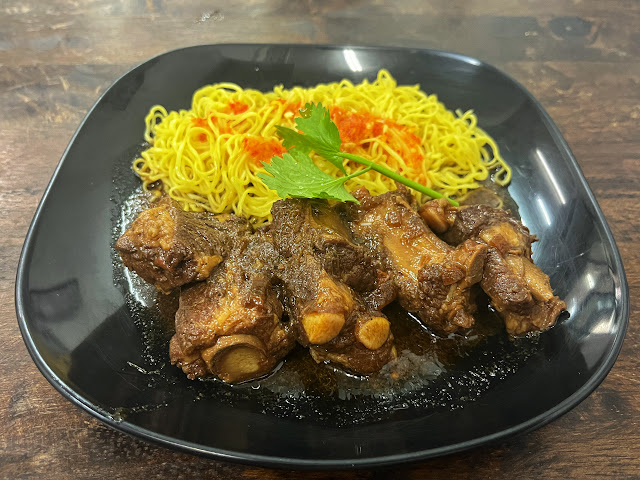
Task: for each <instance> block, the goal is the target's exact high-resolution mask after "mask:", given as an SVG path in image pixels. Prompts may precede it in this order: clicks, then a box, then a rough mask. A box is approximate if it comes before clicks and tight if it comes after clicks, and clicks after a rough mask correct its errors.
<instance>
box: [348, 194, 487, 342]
mask: <svg viewBox="0 0 640 480" xmlns="http://www.w3.org/2000/svg"><path fill="white" fill-rule="evenodd" d="M354 196H355V197H356V198H357V199H358V200H359V202H360V204H359V205H349V207H348V214H349V217H350V220H351V222H350V226H351V229H352V231H353V234H354V236H355V237H356V238H357V239H358V241H359V242H360V243H361V244H363V245H365V246H366V247H367V248H368V249H369V252H370V255H371V256H373V257H375V258H378V259H379V260H380V262H381V264H382V265H383V268H384V269H385V271H386V272H387V273H388V274H389V275H390V276H391V278H392V279H393V283H394V285H395V287H396V291H397V294H398V300H399V301H400V304H401V305H402V306H403V307H404V308H406V309H407V310H409V311H411V312H415V313H417V314H418V315H419V317H420V318H421V320H422V321H423V322H424V323H425V324H426V325H428V326H430V327H432V328H434V329H436V330H438V331H440V332H455V331H461V330H462V329H466V328H469V327H470V326H471V325H473V323H474V318H473V315H472V314H473V311H474V308H475V304H474V303H473V302H471V301H470V287H471V286H472V285H473V284H475V283H477V282H478V281H480V278H481V274H482V265H483V263H484V258H485V254H486V250H487V246H486V245H484V244H481V243H479V242H475V241H469V242H465V243H464V244H463V245H461V246H460V247H458V248H455V249H454V248H452V247H450V246H449V245H448V244H447V243H445V242H443V241H442V240H440V239H439V238H438V237H437V236H436V235H435V234H434V233H433V232H432V231H431V230H429V228H428V227H427V226H426V224H425V222H424V221H423V220H422V219H421V218H420V216H418V214H417V212H416V209H415V207H414V206H412V205H411V202H412V197H411V195H410V194H409V193H408V192H407V191H406V190H396V191H394V192H388V193H385V194H383V195H379V196H377V197H372V196H371V195H370V194H369V192H368V191H367V190H366V189H360V190H358V191H356V192H354Z"/></svg>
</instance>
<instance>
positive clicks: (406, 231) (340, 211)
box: [116, 188, 565, 383]
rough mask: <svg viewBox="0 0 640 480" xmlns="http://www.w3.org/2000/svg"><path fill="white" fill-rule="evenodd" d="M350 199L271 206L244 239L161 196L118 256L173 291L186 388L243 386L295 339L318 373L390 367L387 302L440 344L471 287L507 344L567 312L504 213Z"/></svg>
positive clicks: (236, 224)
mask: <svg viewBox="0 0 640 480" xmlns="http://www.w3.org/2000/svg"><path fill="white" fill-rule="evenodd" d="M353 194H354V196H355V197H356V198H357V199H358V201H359V203H358V204H355V203H348V204H338V205H337V206H331V205H330V204H329V203H328V202H327V201H319V200H301V199H288V200H281V201H278V202H276V203H275V204H274V205H273V207H272V216H273V221H272V222H271V224H270V225H268V226H265V227H261V228H259V229H258V230H257V231H255V232H253V231H252V229H251V227H250V225H249V224H248V223H247V222H246V221H245V220H242V219H240V218H238V217H235V216H233V215H227V216H214V215H210V214H204V213H203V214H198V213H189V212H184V211H182V210H181V209H180V208H178V207H177V206H176V205H175V204H174V203H173V202H172V201H170V200H163V201H162V202H161V203H160V204H158V205H157V206H155V207H154V208H150V209H148V210H146V211H144V212H142V213H141V214H140V215H139V216H138V218H137V219H136V220H135V221H134V222H133V224H132V225H131V227H130V228H129V230H127V231H126V232H125V234H123V235H122V236H121V237H120V238H119V239H118V241H117V243H116V248H117V249H118V250H119V251H120V253H121V256H122V259H123V261H124V263H125V265H126V266H127V267H128V268H130V269H132V270H135V271H136V272H137V273H138V274H140V276H141V277H142V278H144V279H145V280H146V281H148V282H150V283H152V284H154V285H155V286H156V287H157V288H158V289H160V290H161V291H163V292H168V291H170V290H171V289H173V288H176V287H182V289H181V293H180V301H179V307H178V311H177V312H176V317H175V329H176V331H175V335H174V336H173V338H172V339H171V342H170V347H169V350H170V352H169V353H170V357H171V362H172V363H173V364H175V365H177V366H178V367H180V368H181V369H182V370H183V371H184V373H186V374H187V376H188V377H189V378H192V379H193V378H200V377H206V376H212V375H213V376H218V377H219V378H221V379H222V380H224V381H226V382H231V383H233V382H241V381H245V380H250V379H255V378H258V377H260V376H262V375H265V374H267V373H268V372H270V371H271V370H272V369H273V368H274V367H275V365H277V363H278V362H279V361H280V360H281V359H283V358H284V357H285V355H286V354H287V353H288V352H289V351H290V350H291V348H292V347H293V345H294V344H295V343H296V342H297V343H299V344H300V345H302V346H303V347H306V348H308V349H309V352H310V354H311V356H312V357H313V358H314V360H315V361H316V362H318V363H322V362H324V363H332V364H335V365H338V366H340V367H342V368H344V369H346V370H348V371H351V372H354V373H358V374H363V375H369V374H372V373H374V372H377V371H379V370H380V369H381V368H382V367H383V366H384V365H385V364H386V363H388V362H389V361H391V360H392V359H394V358H395V357H396V349H395V347H394V337H393V333H392V331H391V330H392V325H391V322H390V321H389V319H388V318H387V317H386V316H385V315H384V314H383V313H382V311H381V310H382V309H383V308H384V307H385V306H386V305H388V304H389V303H391V302H393V301H394V300H398V302H399V303H400V305H402V306H403V307H404V308H405V309H407V310H408V311H410V312H414V313H416V314H417V316H418V317H419V318H420V320H421V321H422V322H423V323H424V324H425V325H427V326H429V327H430V328H432V329H433V330H435V331H436V332H439V333H444V334H448V333H451V332H459V333H464V332H465V330H466V329H468V328H469V327H471V326H472V325H473V324H474V321H475V320H474V316H473V315H474V311H475V301H474V299H473V298H472V297H473V292H474V289H475V290H478V291H479V287H481V288H482V289H483V290H484V291H485V292H486V293H487V294H488V296H489V298H490V300H491V303H492V305H493V307H494V308H495V309H496V310H497V311H498V312H499V313H500V314H501V316H502V317H503V318H504V321H505V325H506V329H507V332H509V333H510V334H512V335H518V334H522V333H527V332H532V331H539V330H545V329H547V328H549V327H550V326H551V325H553V323H554V322H555V321H556V318H557V317H558V315H559V314H560V312H561V311H562V310H564V309H565V304H564V302H562V301H561V300H560V299H559V298H558V297H556V296H554V295H553V291H552V290H551V287H550V285H549V277H547V275H545V274H544V273H543V272H542V271H541V270H540V269H539V268H538V267H537V266H535V265H534V264H533V262H532V260H531V244H532V242H534V241H535V240H536V239H535V236H533V235H531V234H530V233H529V230H528V229H527V228H526V227H524V225H522V223H520V222H518V221H517V220H515V219H514V218H513V217H511V216H510V215H509V213H507V212H505V211H503V210H500V209H497V208H493V207H490V206H481V205H474V206H463V207H459V208H456V207H452V206H451V204H450V203H449V202H448V201H446V200H442V199H441V200H434V201H431V202H428V203H427V204H425V205H423V206H422V207H421V208H420V210H419V212H418V209H417V206H416V205H415V202H414V199H413V197H412V196H411V195H410V194H409V192H408V191H407V190H405V189H404V188H399V189H398V190H396V191H394V192H388V193H385V194H383V195H379V196H376V197H373V196H371V195H370V194H369V192H368V191H367V190H366V189H361V190H358V191H356V192H354V193H353ZM434 232H436V233H437V234H438V235H436V233H434ZM475 285H478V286H475ZM283 315H284V320H283Z"/></svg>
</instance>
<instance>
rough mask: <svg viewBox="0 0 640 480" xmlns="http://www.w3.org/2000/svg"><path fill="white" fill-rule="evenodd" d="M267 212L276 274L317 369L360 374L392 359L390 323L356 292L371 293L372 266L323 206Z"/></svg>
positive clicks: (287, 205) (290, 205) (297, 204)
mask: <svg viewBox="0 0 640 480" xmlns="http://www.w3.org/2000/svg"><path fill="white" fill-rule="evenodd" d="M271 212H272V216H273V222H272V224H271V229H272V236H273V242H274V247H275V248H276V250H277V252H278V254H279V255H280V257H281V259H282V266H281V268H280V269H279V270H278V271H277V272H276V274H277V275H278V277H279V278H280V279H281V281H282V284H283V289H284V295H283V297H284V298H285V302H284V305H285V309H286V311H287V313H288V315H289V317H290V318H291V320H292V321H293V323H294V325H295V326H296V328H297V332H298V341H299V342H300V343H301V344H302V345H304V346H309V348H310V351H311V354H312V356H313V358H314V359H315V360H316V361H318V362H321V361H331V362H333V363H337V364H340V365H342V366H343V367H344V368H346V369H348V370H351V371H353V372H356V373H363V374H366V373H371V372H373V371H377V370H379V369H380V368H381V367H382V365H384V364H385V363H387V362H388V361H389V359H390V358H392V357H393V356H394V355H395V351H394V350H393V342H392V340H393V337H392V335H391V333H390V328H389V321H388V320H387V319H386V317H385V316H384V315H383V314H382V313H380V312H378V311H375V310H372V309H371V308H368V307H366V306H365V305H364V302H363V300H362V297H361V295H360V293H358V292H357V291H355V290H360V291H367V290H372V289H374V288H375V283H376V280H377V279H378V275H377V274H376V269H375V267H374V265H373V263H372V260H371V259H370V258H369V257H367V256H366V255H365V251H364V249H363V248H362V247H359V246H357V245H355V244H354V243H353V242H352V241H351V239H350V236H351V235H350V233H349V231H348V230H347V228H346V226H345V224H344V223H343V222H342V220H341V219H340V217H339V215H338V214H337V213H336V211H335V210H333V209H331V208H329V206H328V204H327V203H326V202H310V201H303V200H295V199H292V200H282V201H279V202H276V204H274V206H273V207H272V210H271ZM354 289H355V290H354Z"/></svg>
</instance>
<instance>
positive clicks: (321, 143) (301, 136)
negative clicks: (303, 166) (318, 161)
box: [276, 103, 347, 173]
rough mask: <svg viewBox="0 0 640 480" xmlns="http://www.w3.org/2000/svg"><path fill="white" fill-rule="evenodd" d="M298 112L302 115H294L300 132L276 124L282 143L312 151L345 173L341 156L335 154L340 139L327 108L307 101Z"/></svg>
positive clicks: (306, 151)
mask: <svg viewBox="0 0 640 480" xmlns="http://www.w3.org/2000/svg"><path fill="white" fill-rule="evenodd" d="M300 112H301V113H302V114H303V116H302V117H296V128H297V129H298V130H300V132H302V133H299V132H296V131H295V130H293V129H291V128H288V127H283V126H282V125H278V126H276V132H277V133H278V135H279V136H280V138H282V145H283V146H284V147H285V148H287V149H290V148H294V147H295V148H296V149H298V150H300V151H301V152H304V153H306V154H309V153H310V152H311V151H314V152H316V153H317V154H318V155H320V156H322V157H323V158H325V159H327V160H329V161H330V162H331V163H333V164H334V165H335V166H336V167H338V168H339V169H340V171H341V172H342V173H347V172H346V170H345V169H344V166H343V165H342V158H341V157H340V156H339V155H336V152H340V146H341V145H342V140H340V132H339V131H338V127H337V126H336V124H335V123H333V121H332V120H331V115H330V114H329V110H327V109H325V108H324V107H323V106H322V103H318V105H315V104H313V103H307V104H306V105H305V108H304V110H301V111H300Z"/></svg>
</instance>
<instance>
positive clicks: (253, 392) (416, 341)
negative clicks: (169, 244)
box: [114, 193, 537, 425]
mask: <svg viewBox="0 0 640 480" xmlns="http://www.w3.org/2000/svg"><path fill="white" fill-rule="evenodd" d="M145 206H146V202H145V199H144V196H141V195H140V194H139V193H138V194H136V195H134V196H132V197H130V198H129V199H128V201H127V202H125V206H124V207H123V213H122V215H121V223H122V224H124V225H128V224H129V223H130V221H131V220H132V219H133V218H134V217H135V216H136V214H137V213H138V212H139V211H140V210H141V209H142V208H144V207H145ZM121 229H122V226H121V227H120V228H118V229H114V241H115V238H117V236H118V235H119V232H120V230H121ZM114 272H115V273H114V275H115V278H114V280H115V282H116V284H117V285H120V287H121V289H122V290H123V292H124V293H125V297H126V298H127V304H128V307H129V312H130V314H131V316H132V318H133V320H134V322H135V324H136V326H137V327H138V330H139V332H140V336H141V338H142V340H143V344H144V346H145V352H144V357H145V360H146V364H145V365H136V366H135V367H136V368H137V369H138V371H140V372H146V374H148V375H149V377H150V382H149V388H154V389H175V388H186V389H189V390H192V391H193V392H194V399H195V401H197V400H198V399H203V398H209V399H215V400H216V401H220V402H225V403H230V404H234V403H235V402H250V403H251V404H253V405H254V406H257V408H259V409H260V410H261V411H262V412H263V413H265V414H269V415H279V416H283V417H286V418H289V419H300V420H304V421H313V422H318V423H322V424H331V425H350V424H355V423H362V422H371V421H379V420H382V419H385V418H388V417H389V416H390V415H394V416H396V415H399V414H402V412H404V411H412V412H415V411H416V410H422V411H423V410H431V409H436V408H447V409H455V408H460V407H462V406H463V405H464V403H466V402H469V401H473V400H475V399H477V398H479V397H480V396H481V395H482V393H483V392H485V391H486V390H487V389H489V388H490V387H491V386H492V385H494V384H495V383H496V382H499V381H501V380H502V379H504V378H505V377H506V376H507V375H509V373H512V372H515V371H516V370H518V369H519V368H520V367H521V366H522V365H523V364H524V363H525V362H526V360H527V358H528V357H529V356H530V355H532V354H533V353H534V352H535V351H536V345H537V337H536V336H532V337H529V338H521V339H516V340H513V339H510V338H508V337H507V335H506V333H505V331H504V327H503V325H502V321H501V320H500V319H499V318H498V317H497V315H496V314H495V313H494V312H493V311H492V310H491V308H490V307H489V306H488V299H487V297H486V296H485V295H484V294H483V293H482V292H481V291H480V290H479V289H478V296H477V304H478V312H477V313H476V315H475V317H476V325H475V326H474V327H473V328H472V329H471V330H470V331H469V332H467V334H466V335H453V334H452V335H449V336H447V337H439V336H437V335H435V334H434V333H432V332H430V331H429V330H428V329H427V328H425V327H423V326H421V324H420V322H419V321H418V320H417V319H416V318H415V317H414V316H413V315H412V314H410V313H408V312H406V311H405V310H403V309H402V308H401V307H400V306H398V305H397V304H395V303H394V304H392V305H390V306H389V307H387V308H386V309H385V310H384V313H385V314H386V315H387V316H388V318H389V320H390V321H391V325H392V332H393V335H394V338H395V345H396V349H397V352H398V358H397V359H395V360H393V361H392V362H390V363H389V364H387V365H386V366H385V367H383V369H382V370H381V371H380V372H379V373H377V374H374V375H370V376H358V375H352V374H350V373H348V372H345V371H342V370H340V369H338V368H334V367H333V366H331V365H324V364H316V363H315V362H314V361H313V359H312V358H311V356H310V355H309V353H308V352H307V351H306V349H304V348H302V347H300V346H297V347H296V348H294V350H293V351H292V352H291V353H290V354H289V355H288V356H287V357H286V359H285V360H284V361H283V362H281V364H280V365H279V366H278V367H277V368H276V369H275V371H274V372H272V373H271V374H269V375H267V376H266V377H264V378H261V379H258V380H253V381H250V382H245V383H242V384H239V385H228V384H225V383H224V382H222V381H220V380H218V379H207V380H200V381H190V380H187V379H186V377H185V376H184V374H183V373H182V372H181V371H180V370H179V369H178V368H176V367H174V366H172V365H170V362H169V354H168V343H169V340H170V338H171V336H172V335H173V332H174V330H173V322H174V316H175V312H176V310H177V307H178V295H177V294H176V293H174V294H171V295H163V294H160V293H158V292H157V291H156V290H155V288H154V287H152V286H150V285H147V284H145V283H144V282H143V281H142V280H140V279H139V278H137V276H135V275H134V274H131V273H127V272H126V271H125V269H124V267H123V266H122V264H121V262H119V258H118V257H117V255H114ZM161 406H162V405H161V404H159V405H141V406H139V407H136V408H137V409H139V410H140V409H141V410H146V409H154V408H160V407H161ZM114 415H117V417H118V418H125V417H126V411H124V410H123V409H118V411H117V412H114ZM114 418H115V417H114Z"/></svg>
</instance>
